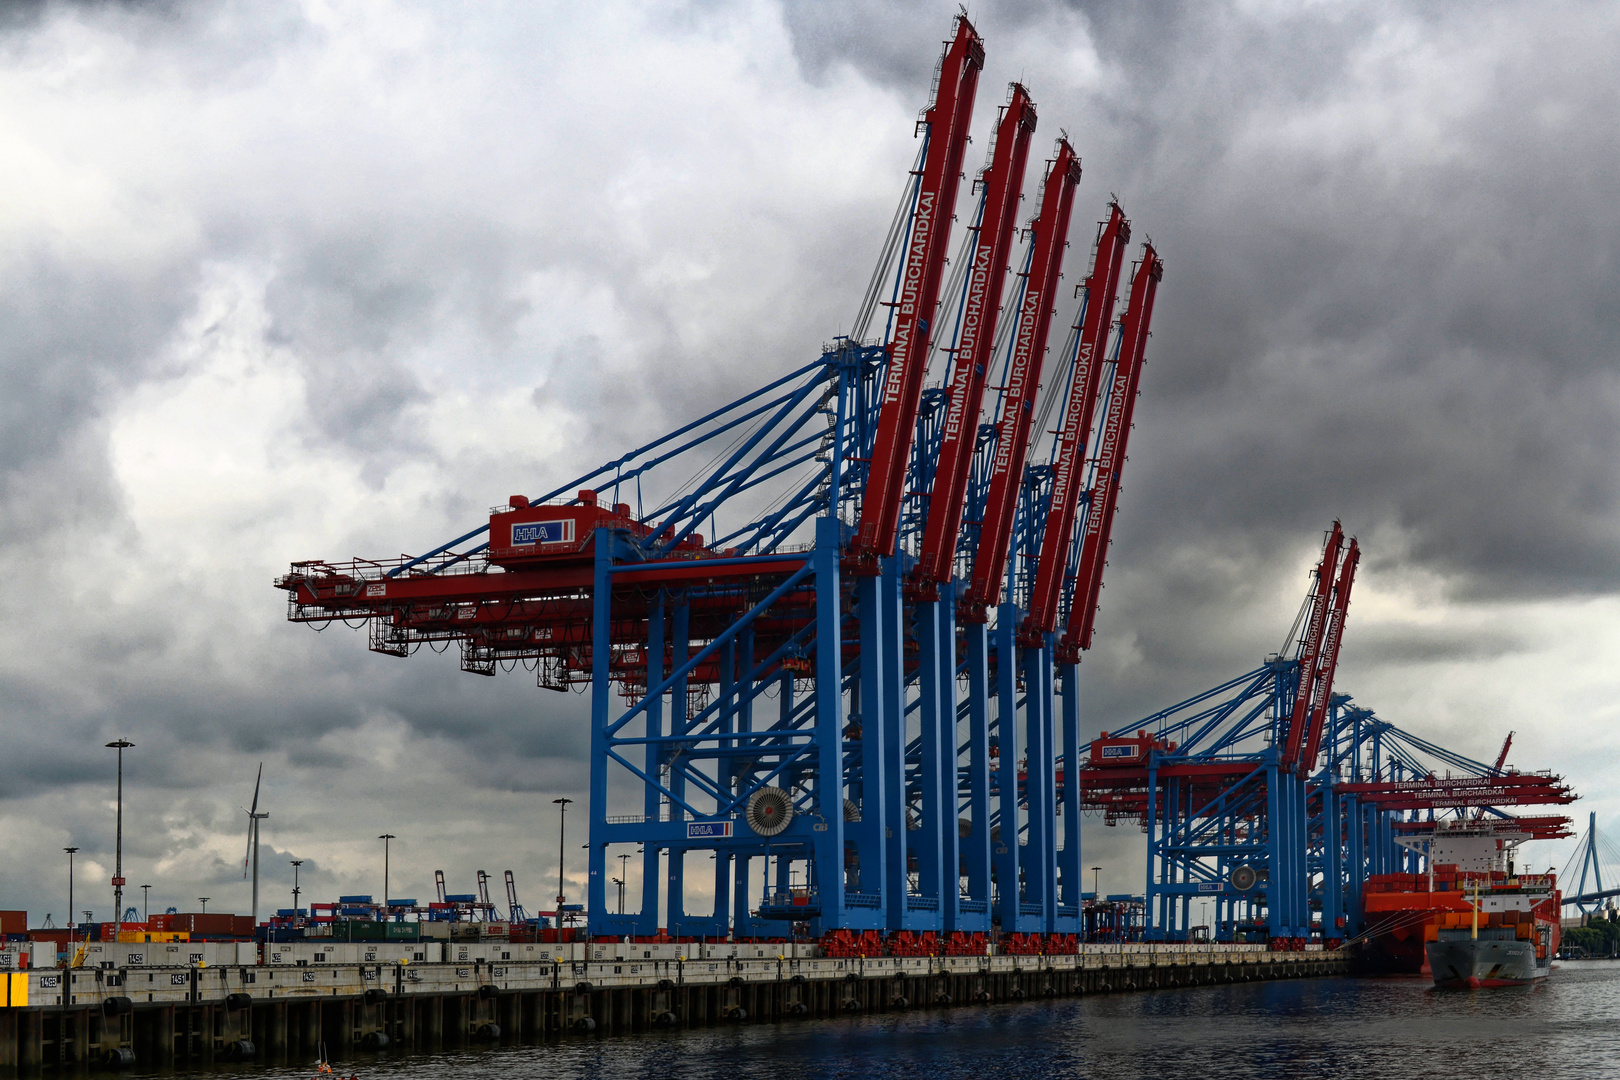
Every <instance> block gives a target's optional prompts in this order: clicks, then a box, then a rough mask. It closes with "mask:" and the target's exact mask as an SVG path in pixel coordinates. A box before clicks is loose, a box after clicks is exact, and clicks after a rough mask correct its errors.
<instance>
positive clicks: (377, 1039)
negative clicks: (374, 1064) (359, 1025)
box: [360, 1031, 393, 1050]
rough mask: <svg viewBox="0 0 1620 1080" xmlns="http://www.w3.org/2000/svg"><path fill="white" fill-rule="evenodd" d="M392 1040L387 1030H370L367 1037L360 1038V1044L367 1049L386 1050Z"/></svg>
mask: <svg viewBox="0 0 1620 1080" xmlns="http://www.w3.org/2000/svg"><path fill="white" fill-rule="evenodd" d="M392 1041H393V1040H391V1039H390V1038H389V1037H388V1035H387V1034H386V1033H385V1032H381V1031H368V1032H366V1037H365V1038H363V1039H361V1040H360V1045H361V1046H363V1047H365V1048H366V1049H367V1050H386V1049H388V1044H389V1043H390V1042H392Z"/></svg>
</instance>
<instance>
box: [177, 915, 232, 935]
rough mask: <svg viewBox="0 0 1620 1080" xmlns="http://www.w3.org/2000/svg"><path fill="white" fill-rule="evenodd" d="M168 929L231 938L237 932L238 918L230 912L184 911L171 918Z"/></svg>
mask: <svg viewBox="0 0 1620 1080" xmlns="http://www.w3.org/2000/svg"><path fill="white" fill-rule="evenodd" d="M168 929H170V930H176V931H178V930H184V931H186V932H188V933H192V934H203V935H206V936H210V937H229V936H230V935H231V934H232V933H234V932H235V930H236V916H235V915H232V914H231V913H230V912H228V911H183V912H181V913H180V914H178V915H170V916H169V926H168Z"/></svg>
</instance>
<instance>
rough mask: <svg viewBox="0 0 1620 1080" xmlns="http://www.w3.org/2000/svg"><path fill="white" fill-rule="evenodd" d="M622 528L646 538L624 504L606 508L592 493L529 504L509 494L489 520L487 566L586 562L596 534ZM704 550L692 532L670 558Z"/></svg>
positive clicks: (592, 555) (648, 529) (646, 530)
mask: <svg viewBox="0 0 1620 1080" xmlns="http://www.w3.org/2000/svg"><path fill="white" fill-rule="evenodd" d="M599 528H609V529H624V530H626V531H627V532H629V533H630V534H631V535H633V536H635V537H636V538H637V539H642V540H644V539H646V538H647V537H648V536H650V535H651V534H652V528H651V527H650V526H648V525H646V524H644V523H643V522H641V521H639V520H637V519H636V518H635V516H634V515H633V514H631V512H630V506H629V504H628V503H619V504H618V505H616V506H613V507H612V508H611V509H610V508H609V507H607V506H603V505H601V504H599V503H598V502H597V501H596V492H594V491H592V490H590V489H589V488H585V489H582V490H581V491H580V493H579V497H578V498H576V499H575V500H574V501H573V502H571V503H563V504H558V503H530V502H529V500H528V499H526V498H524V497H523V496H522V495H514V496H512V497H511V499H510V500H509V502H508V507H507V508H500V509H496V510H495V511H493V512H492V513H491V514H490V515H489V561H490V562H492V563H494V564H495V565H496V566H502V567H506V568H507V569H517V568H529V567H533V566H535V565H536V564H541V565H546V566H554V565H557V564H559V563H581V562H583V563H588V562H591V561H592V560H593V559H594V558H595V557H596V544H595V539H596V530H597V529H599ZM703 550H704V547H703V537H702V535H701V534H698V533H693V534H692V535H691V536H689V537H687V538H686V539H685V540H683V541H681V543H680V544H679V545H677V546H676V548H675V551H674V552H673V553H672V554H674V555H675V557H677V558H679V557H681V556H686V557H691V553H696V552H701V551H703Z"/></svg>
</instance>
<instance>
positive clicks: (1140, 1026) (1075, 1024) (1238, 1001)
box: [152, 961, 1620, 1080]
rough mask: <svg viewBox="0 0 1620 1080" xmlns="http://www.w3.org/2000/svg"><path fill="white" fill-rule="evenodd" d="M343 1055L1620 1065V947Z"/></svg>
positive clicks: (372, 1061) (389, 1070) (1557, 1068)
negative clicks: (1519, 959) (1484, 963)
mask: <svg viewBox="0 0 1620 1080" xmlns="http://www.w3.org/2000/svg"><path fill="white" fill-rule="evenodd" d="M335 1064H336V1072H337V1074H338V1075H340V1076H349V1075H358V1076H359V1077H360V1078H361V1080H418V1078H421V1080H429V1078H431V1080H462V1078H466V1080H553V1078H555V1080H575V1078H581V1080H584V1078H589V1080H631V1078H636V1077H669V1078H674V1080H752V1078H755V1077H787V1078H788V1080H823V1078H825V1080H846V1078H847V1080H864V1078H870V1077H917V1078H928V1080H958V1078H960V1080H991V1078H997V1077H1075V1078H1098V1080H1104V1078H1106V1080H1136V1078H1142V1080H1146V1078H1150V1077H1151V1078H1155V1080H1158V1078H1162V1077H1185V1078H1188V1080H1193V1078H1199V1080H1203V1078H1219V1077H1232V1078H1239V1077H1241V1078H1245V1080H1253V1078H1270V1077H1275V1078H1279V1080H1283V1078H1293V1077H1303V1076H1309V1077H1312V1078H1313V1080H1333V1078H1338V1077H1381V1078H1387V1080H1402V1078H1407V1077H1420V1076H1434V1075H1440V1076H1446V1077H1465V1078H1472V1077H1488V1076H1535V1077H1538V1078H1539V1080H1556V1078H1559V1077H1580V1078H1588V1077H1591V1078H1608V1077H1614V1078H1617V1080H1620V962H1607V961H1586V962H1570V963H1563V964H1560V965H1559V966H1558V968H1557V969H1556V970H1555V971H1554V973H1553V975H1552V977H1551V978H1550V979H1547V980H1544V981H1543V982H1541V983H1540V984H1538V985H1534V986H1529V987H1518V988H1504V989H1492V990H1476V991H1447V990H1436V989H1434V988H1432V986H1431V985H1430V984H1429V983H1428V982H1427V980H1419V979H1410V978H1407V979H1348V978H1325V979H1299V980H1285V981H1280V982H1262V983H1252V984H1242V985H1237V986H1221V987H1202V988H1190V989H1180V990H1166V991H1156V992H1146V993H1128V994H1113V995H1091V996H1088V997H1084V998H1079V999H1061V1000H1056V1001H1043V1002H1026V1003H1022V1004H1016V1005H997V1006H989V1007H973V1006H968V1007H959V1008H950V1009H935V1010H913V1011H907V1012H902V1013H894V1014H886V1015H877V1016H862V1017H854V1018H849V1019H842V1018H841V1019H832V1020H820V1021H803V1022H792V1023H783V1024H759V1025H752V1024H740V1025H735V1026H729V1027H718V1028H707V1029H700V1030H691V1031H681V1032H670V1033H659V1034H647V1035H631V1036H616V1037H611V1038H601V1039H598V1038H593V1037H589V1036H586V1037H570V1038H567V1039H563V1040H561V1041H558V1042H552V1043H548V1044H545V1045H540V1046H529V1047H514V1048H500V1049H489V1050H483V1051H472V1052H467V1053H453V1054H435V1055H415V1056H404V1055H401V1056H390V1055H388V1054H386V1053H384V1054H376V1055H369V1054H368V1055H359V1056H357V1057H355V1058H354V1059H352V1060H350V1061H344V1062H337V1063H335ZM152 1075H157V1074H152ZM197 1075H203V1074H202V1073H199V1074H197ZM206 1075H229V1076H233V1077H240V1078H243V1080H247V1078H257V1077H265V1078H270V1077H275V1078H277V1080H282V1078H287V1077H304V1078H308V1077H310V1076H312V1075H313V1072H312V1070H311V1069H298V1068H296V1067H294V1068H290V1069H289V1068H275V1069H269V1068H265V1067H259V1068H255V1067H254V1066H252V1065H247V1066H240V1067H236V1068H222V1069H215V1070H208V1071H207V1073H206Z"/></svg>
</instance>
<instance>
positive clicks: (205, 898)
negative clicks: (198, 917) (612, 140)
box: [197, 896, 213, 915]
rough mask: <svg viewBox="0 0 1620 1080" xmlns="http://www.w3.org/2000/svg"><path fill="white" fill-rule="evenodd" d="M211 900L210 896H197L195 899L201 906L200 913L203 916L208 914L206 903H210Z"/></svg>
mask: <svg viewBox="0 0 1620 1080" xmlns="http://www.w3.org/2000/svg"><path fill="white" fill-rule="evenodd" d="M212 899H213V897H212V896H199V897H197V902H198V903H199V904H201V905H202V913H203V914H204V915H206V914H208V901H210V900H212Z"/></svg>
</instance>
